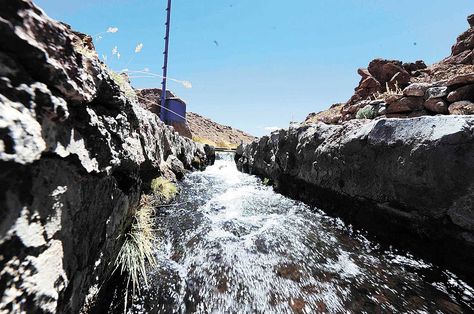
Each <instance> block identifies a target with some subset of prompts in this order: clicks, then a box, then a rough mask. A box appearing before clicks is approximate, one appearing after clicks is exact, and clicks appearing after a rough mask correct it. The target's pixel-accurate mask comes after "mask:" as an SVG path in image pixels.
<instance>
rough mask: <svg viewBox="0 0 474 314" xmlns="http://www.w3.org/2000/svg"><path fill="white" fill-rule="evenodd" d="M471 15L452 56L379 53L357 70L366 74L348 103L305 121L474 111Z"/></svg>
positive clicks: (473, 25) (334, 121)
mask: <svg viewBox="0 0 474 314" xmlns="http://www.w3.org/2000/svg"><path fill="white" fill-rule="evenodd" d="M467 20H468V22H469V26H470V27H469V29H468V30H467V31H465V32H464V33H463V34H461V35H460V36H459V37H458V38H457V41H456V43H455V44H454V45H453V47H452V49H451V55H450V56H449V57H448V58H446V59H444V60H442V61H441V62H439V63H437V64H434V65H432V66H429V67H427V66H426V64H425V63H424V62H423V61H416V62H414V63H402V62H401V61H398V60H384V59H375V60H373V61H372V62H370V63H369V66H368V67H367V69H359V70H358V73H359V75H360V76H361V80H360V82H359V85H358V86H357V87H356V88H355V93H354V95H353V96H352V97H351V99H350V100H349V101H348V102H347V103H345V104H344V105H342V106H341V105H339V104H337V105H334V106H333V107H331V109H328V110H326V111H323V112H319V113H312V114H310V115H309V116H308V117H307V118H306V121H305V123H313V122H316V121H320V122H324V123H328V124H339V123H342V122H344V121H348V120H352V119H374V118H377V117H387V118H412V117H419V116H423V115H437V114H451V115H470V114H474V14H473V15H470V16H469V17H468V18H467ZM339 108H340V110H339ZM336 109H338V110H336Z"/></svg>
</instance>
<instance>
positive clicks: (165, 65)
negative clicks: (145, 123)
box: [160, 0, 171, 123]
mask: <svg viewBox="0 0 474 314" xmlns="http://www.w3.org/2000/svg"><path fill="white" fill-rule="evenodd" d="M170 22H171V0H168V7H167V8H166V35H165V38H164V39H165V51H164V52H163V55H164V60H163V81H162V82H161V111H160V117H161V121H163V122H165V123H166V120H167V119H166V114H167V112H166V77H167V76H168V44H169V39H170Z"/></svg>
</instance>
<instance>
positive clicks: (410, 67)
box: [403, 60, 427, 73]
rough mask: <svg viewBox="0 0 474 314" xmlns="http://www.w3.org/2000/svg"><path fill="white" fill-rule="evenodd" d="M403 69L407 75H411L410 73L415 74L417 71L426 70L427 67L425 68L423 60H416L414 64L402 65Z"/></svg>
mask: <svg viewBox="0 0 474 314" xmlns="http://www.w3.org/2000/svg"><path fill="white" fill-rule="evenodd" d="M403 68H404V69H405V70H406V71H407V72H408V73H412V72H416V71H419V70H423V69H426V68H427V66H426V63H425V62H424V61H423V60H418V61H416V62H414V63H413V62H407V63H403Z"/></svg>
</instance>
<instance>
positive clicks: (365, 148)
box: [236, 116, 474, 278]
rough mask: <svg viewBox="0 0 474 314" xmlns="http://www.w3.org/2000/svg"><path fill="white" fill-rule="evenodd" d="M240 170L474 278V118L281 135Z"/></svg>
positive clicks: (264, 142)
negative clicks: (269, 181)
mask: <svg viewBox="0 0 474 314" xmlns="http://www.w3.org/2000/svg"><path fill="white" fill-rule="evenodd" d="M236 161H237V165H238V168H239V169H240V170H242V171H244V172H248V173H252V174H257V175H260V176H263V177H267V178H270V179H271V180H273V181H274V182H275V186H276V188H277V190H279V191H280V192H282V193H284V194H287V195H290V196H292V197H295V198H298V199H302V200H304V201H307V202H309V203H311V204H314V205H316V206H318V207H320V208H322V209H325V210H327V211H329V212H330V213H333V214H336V215H339V216H341V217H343V218H346V219H347V220H348V221H349V222H350V223H354V224H356V225H358V226H361V227H363V228H365V229H368V230H371V231H372V232H374V233H375V234H377V235H379V236H381V237H382V238H387V239H388V240H389V241H391V242H398V243H400V242H402V243H404V245H407V246H409V247H414V249H416V250H418V251H419V252H422V253H426V254H427V255H430V256H431V257H432V258H439V259H440V260H441V262H442V263H445V264H447V265H448V266H450V267H451V268H453V269H454V270H456V271H457V272H459V273H462V274H467V275H468V276H470V278H474V277H472V275H474V273H473V271H474V270H473V268H472V260H474V208H473V204H474V193H473V189H474V117H472V116H435V117H429V116H425V117H420V118H411V119H380V120H374V121H370V122H367V120H365V121H361V120H353V121H349V122H346V123H344V124H342V125H325V124H314V125H311V126H304V127H300V128H297V129H289V130H280V131H279V132H274V133H272V134H271V136H265V137H262V138H260V139H259V140H258V141H255V142H253V143H252V144H249V145H246V146H243V147H240V148H239V149H238V150H237V154H236ZM468 278H469V277H468Z"/></svg>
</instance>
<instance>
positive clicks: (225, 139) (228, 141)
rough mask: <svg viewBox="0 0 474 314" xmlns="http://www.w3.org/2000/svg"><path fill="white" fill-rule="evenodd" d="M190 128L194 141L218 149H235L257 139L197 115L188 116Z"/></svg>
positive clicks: (188, 114)
mask: <svg viewBox="0 0 474 314" xmlns="http://www.w3.org/2000/svg"><path fill="white" fill-rule="evenodd" d="M186 120H187V122H188V126H189V128H190V129H191V133H192V135H193V140H195V141H196V142H201V143H205V144H209V145H213V146H216V147H229V148H234V147H237V146H238V145H240V144H241V143H242V142H243V143H250V142H252V141H253V140H254V139H255V137H253V136H252V135H249V134H247V133H245V132H243V131H241V130H237V129H234V128H232V127H230V126H227V125H222V124H219V123H216V122H214V121H212V120H210V119H208V118H206V117H203V116H201V115H199V114H197V113H193V112H188V113H187V114H186Z"/></svg>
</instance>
